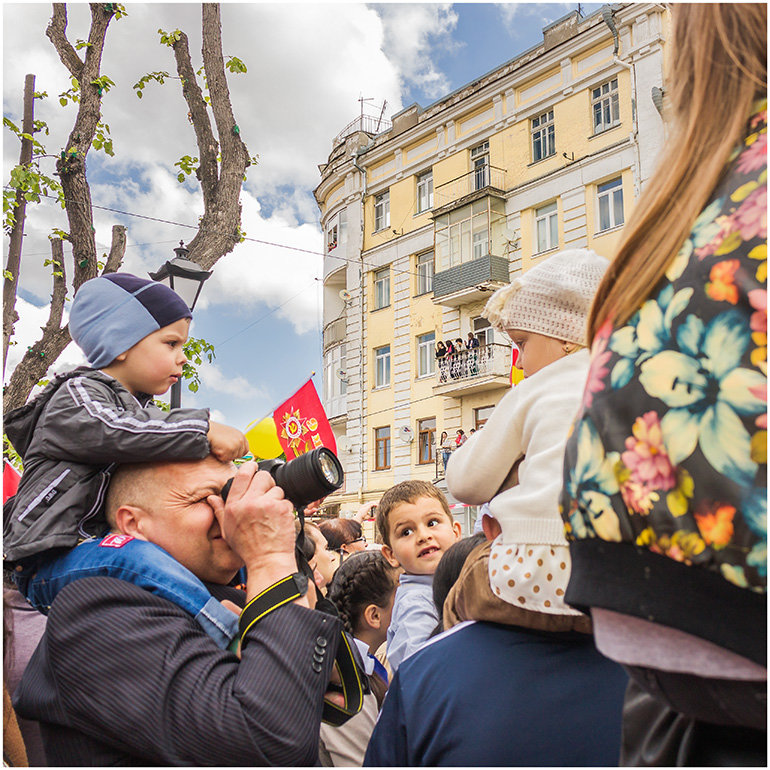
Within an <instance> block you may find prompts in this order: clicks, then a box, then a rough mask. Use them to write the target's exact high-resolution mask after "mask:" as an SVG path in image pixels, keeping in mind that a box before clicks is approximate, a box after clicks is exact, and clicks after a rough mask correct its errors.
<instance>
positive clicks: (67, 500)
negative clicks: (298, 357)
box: [3, 367, 209, 562]
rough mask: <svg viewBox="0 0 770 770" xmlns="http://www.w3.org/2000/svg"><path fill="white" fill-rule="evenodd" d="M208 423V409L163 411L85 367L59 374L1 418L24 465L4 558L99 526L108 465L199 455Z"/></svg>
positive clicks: (8, 508) (73, 539)
mask: <svg viewBox="0 0 770 770" xmlns="http://www.w3.org/2000/svg"><path fill="white" fill-rule="evenodd" d="M208 430H209V414H208V409H173V410H171V411H170V412H164V411H163V410H162V409H160V408H158V407H156V406H154V405H153V404H152V397H151V396H148V395H146V394H140V395H139V396H138V397H134V396H133V395H132V394H131V393H130V392H129V391H128V390H127V389H126V388H125V387H124V386H123V385H121V383H120V382H118V381H117V380H116V379H114V378H113V377H110V376H109V375H107V374H104V373H103V372H101V371H99V370H96V369H90V368H88V367H80V368H78V369H74V370H73V371H71V372H67V373H65V374H62V375H58V376H57V377H56V378H55V379H53V380H52V381H51V382H50V383H49V384H48V385H47V386H46V387H45V389H44V390H43V391H42V392H41V393H40V394H38V395H37V396H36V397H35V398H34V399H32V400H31V401H29V402H28V403H27V404H25V405H24V406H22V407H20V408H19V409H14V410H13V411H12V412H10V413H9V414H8V415H7V416H6V418H5V432H6V434H7V435H8V438H9V439H10V441H11V443H12V444H13V446H14V448H15V449H16V451H17V452H18V453H19V454H20V455H21V457H22V460H23V461H24V473H23V474H22V477H21V482H20V485H19V491H18V492H17V494H16V495H15V496H14V497H12V498H11V499H10V500H8V502H7V503H6V504H5V506H4V510H3V559H4V561H6V562H16V561H18V560H20V559H24V558H26V557H29V556H32V555H34V554H37V553H41V552H43V551H47V550H49V549H51V548H69V547H72V546H74V545H76V544H77V542H78V540H79V539H80V538H82V537H86V536H89V535H94V534H100V533H101V532H102V531H103V530H104V529H105V526H106V521H105V518H104V512H103V507H104V497H105V493H106V491H107V485H108V483H109V480H110V474H111V472H112V470H113V468H114V466H115V465H117V464H120V463H137V462H153V461H169V460H194V459H200V458H203V457H206V455H207V454H208V453H209V443H208V439H207V434H208Z"/></svg>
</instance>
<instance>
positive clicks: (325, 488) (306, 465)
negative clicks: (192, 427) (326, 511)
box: [221, 447, 345, 510]
mask: <svg viewBox="0 0 770 770" xmlns="http://www.w3.org/2000/svg"><path fill="white" fill-rule="evenodd" d="M258 466H259V469H260V470H261V471H267V472H268V473H269V474H270V475H271V476H272V477H273V479H274V480H275V483H276V484H277V485H278V486H279V487H280V488H281V489H282V490H283V493H284V494H285V495H286V499H287V500H290V501H291V502H292V503H294V507H295V508H296V509H297V510H300V509H302V508H304V507H305V506H306V505H307V504H308V503H312V502H313V501H314V500H320V499H321V498H322V497H326V495H328V494H330V493H331V492H334V491H335V490H336V489H339V488H340V487H341V486H342V482H343V479H344V478H345V474H344V472H343V470H342V465H341V464H340V461H339V460H338V459H337V455H335V454H334V452H332V451H331V449H327V448H326V447H321V448H320V449H313V450H312V452H307V453H305V454H303V455H300V456H299V457H296V458H295V459H294V460H289V462H284V461H283V460H262V461H261V462H259V463H258ZM232 483H233V480H232V479H229V480H228V481H227V483H226V484H225V485H224V487H222V492H221V495H222V499H223V500H227V495H228V493H229V492H230V486H231V485H232Z"/></svg>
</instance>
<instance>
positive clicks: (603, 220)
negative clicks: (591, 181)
mask: <svg viewBox="0 0 770 770" xmlns="http://www.w3.org/2000/svg"><path fill="white" fill-rule="evenodd" d="M596 198H597V204H598V205H597V208H598V211H599V232H602V230H611V229H612V228H613V227H620V225H622V224H623V221H624V219H623V180H622V179H621V178H620V177H618V178H617V179H611V180H610V181H609V182H605V183H604V184H600V185H599V186H598V187H597V188H596Z"/></svg>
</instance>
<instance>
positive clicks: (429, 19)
mask: <svg viewBox="0 0 770 770" xmlns="http://www.w3.org/2000/svg"><path fill="white" fill-rule="evenodd" d="M599 7H600V5H599V4H584V5H583V11H584V14H585V15H588V14H589V13H591V12H593V11H594V10H596V9H597V8H599ZM576 8H577V4H575V3H496V4H492V3H463V4H454V5H451V4H439V3H426V4H416V3H378V4H369V5H367V4H360V3H338V4H319V3H312V4H307V5H299V4H293V3H282V4H272V3H224V4H223V7H222V28H223V41H224V42H223V48H224V53H225V54H226V55H227V54H233V55H236V56H238V57H239V58H241V59H242V60H243V61H244V62H245V63H246V64H247V66H248V73H247V74H245V75H240V76H230V88H231V95H232V102H233V108H234V112H235V115H236V120H237V121H238V123H239V125H240V126H241V136H242V137H243V139H244V141H245V142H246V144H247V146H248V148H249V150H250V152H251V153H252V154H258V155H259V164H258V165H257V166H256V167H255V168H252V169H251V170H250V172H249V176H248V181H247V182H246V183H245V185H244V190H243V195H242V204H243V228H244V229H245V231H246V234H247V238H248V239H255V240H247V241H245V242H244V243H243V244H240V245H239V246H237V247H236V249H235V250H234V251H233V252H232V253H231V254H230V255H228V256H226V257H225V258H223V259H222V260H220V261H219V262H218V263H217V264H216V265H215V267H214V275H213V276H212V278H211V279H210V280H209V281H208V283H207V284H206V286H205V287H204V290H203V294H202V296H201V300H200V302H199V306H198V308H196V313H195V320H194V325H193V330H192V331H193V334H194V335H195V336H196V337H204V338H205V339H207V340H208V341H209V342H211V343H213V344H214V345H215V347H216V360H215V362H214V365H213V366H207V367H205V368H204V369H203V371H202V372H201V378H202V387H201V389H200V390H199V392H198V393H197V394H191V393H189V392H187V391H186V390H185V391H184V392H183V404H184V405H190V406H192V405H194V406H209V407H211V408H212V409H213V413H214V416H215V417H216V418H218V419H220V420H221V421H224V422H227V423H229V424H232V425H235V426H236V427H239V428H241V429H243V428H245V427H246V425H247V424H248V423H249V422H250V421H252V420H255V419H259V418H261V417H263V416H264V415H265V414H267V413H268V412H269V411H270V410H271V409H272V408H273V407H274V406H275V405H277V404H278V403H280V402H281V401H282V400H284V399H285V398H287V397H288V396H289V395H291V393H292V392H293V390H294V389H295V388H298V387H299V386H300V385H301V384H302V383H303V382H304V381H305V380H306V379H307V378H308V377H309V376H310V373H311V372H312V371H315V372H316V377H315V378H314V380H315V383H316V387H317V389H318V391H319V393H320V392H321V390H322V386H321V345H322V341H321V330H320V307H319V303H320V298H321V294H322V292H321V284H320V277H321V265H322V257H321V253H322V237H321V231H320V225H319V221H318V218H319V215H318V210H317V208H316V206H315V203H314V200H313V196H312V190H313V188H314V187H315V186H316V185H317V184H318V181H319V175H318V169H317V165H318V164H319V163H323V162H325V161H326V157H327V155H328V152H329V151H330V149H331V139H332V137H333V136H334V135H335V134H336V133H337V132H338V131H339V130H341V129H342V128H343V127H344V126H345V125H346V124H347V123H348V122H349V121H350V120H352V119H353V118H354V117H355V116H356V115H357V114H358V112H359V103H358V98H359V96H364V97H369V98H372V99H373V100H374V102H372V103H371V104H372V107H370V111H375V110H376V111H379V106H380V105H381V104H382V101H383V100H387V106H386V112H385V117H390V116H391V115H392V114H393V113H395V112H398V111H399V110H400V109H403V108H404V107H407V106H409V105H410V104H412V103H413V102H417V103H418V104H420V105H421V106H423V107H425V106H427V105H429V104H431V103H432V102H434V101H436V100H437V99H439V98H441V97H442V96H444V95H446V94H447V93H450V92H451V91H453V90H455V89H457V88H460V87H462V86H464V85H466V84H467V83H469V82H471V81H473V80H474V79H476V78H478V77H480V76H481V75H483V74H485V73H486V72H488V71H490V70H492V69H494V68H495V67H497V66H499V65H500V64H503V63H504V62H506V61H508V60H510V59H512V58H514V57H516V56H518V55H519V54H520V53H522V52H523V51H525V50H527V49H528V48H530V47H532V46H533V45H535V44H537V43H538V42H540V41H541V40H542V31H541V30H542V27H543V26H544V25H545V24H548V23H549V22H551V21H554V20H555V19H557V18H560V17H561V16H563V15H565V14H566V13H568V12H569V11H571V10H574V9H576ZM127 10H128V13H129V15H128V17H126V18H125V19H121V20H120V21H119V22H113V24H112V25H111V27H110V30H109V33H108V38H107V46H106V48H105V56H104V60H103V67H102V71H103V73H106V74H109V76H110V77H111V78H112V79H113V80H114V81H115V83H116V86H115V88H114V89H112V90H111V91H110V92H109V94H108V97H107V98H105V100H104V103H103V116H104V120H105V121H106V122H107V123H109V124H110V127H111V129H112V137H113V141H114V144H115V148H116V155H115V158H108V157H106V156H103V155H99V154H97V153H95V152H94V151H93V150H92V151H91V153H90V154H89V158H88V176H89V180H90V182H91V185H92V198H93V201H94V203H95V204H96V205H99V206H102V207H104V208H103V209H97V210H95V222H96V230H97V234H96V237H97V243H98V244H99V247H100V249H102V250H104V251H106V250H107V249H108V248H109V239H110V228H111V226H112V225H113V224H115V223H120V224H125V225H126V226H127V227H128V248H127V251H126V259H125V262H124V269H125V270H128V271H130V272H134V273H137V274H142V275H144V274H146V273H147V271H148V270H155V269H157V267H158V266H159V265H160V264H162V263H163V262H164V261H166V259H169V258H171V257H173V251H172V249H173V248H174V247H175V246H176V245H177V243H178V242H179V240H180V239H184V240H185V241H187V240H189V239H191V238H192V235H193V234H194V229H193V228H192V227H191V226H194V225H195V223H196V221H197V217H198V215H199V214H200V211H201V204H200V195H199V193H198V191H197V189H196V187H195V185H193V184H192V183H189V182H188V183H186V184H183V185H180V184H179V183H178V182H177V181H176V178H175V171H176V169H175V168H174V166H173V164H174V162H175V160H177V159H178V158H179V157H181V156H182V155H185V154H191V155H195V154H197V153H196V152H195V144H194V137H193V135H192V130H191V128H190V127H189V125H187V121H186V119H185V116H186V111H187V110H186V107H185V105H184V102H183V99H182V97H181V95H180V93H179V86H178V82H176V81H173V80H170V81H168V82H167V83H166V85H165V86H163V87H160V86H149V87H148V88H147V89H146V90H145V96H144V98H143V99H142V100H141V102H140V101H139V100H137V98H136V96H135V95H134V93H133V90H132V88H131V86H132V85H133V83H134V82H136V81H137V80H138V79H139V77H141V75H143V74H144V73H146V72H148V71H155V70H167V71H170V72H171V73H172V74H173V72H174V63H173V59H172V57H171V55H170V51H169V50H168V49H167V48H164V47H162V46H160V45H159V44H158V35H157V29H158V28H159V27H161V28H163V29H174V28H180V29H184V30H185V32H187V33H188V35H189V37H190V41H191V45H190V48H191V50H192V51H193V55H194V57H195V56H196V55H197V56H199V53H197V54H196V52H199V51H200V11H199V7H198V6H195V5H188V4H163V3H157V4H142V3H138V4H130V5H128V6H127ZM69 14H70V32H71V39H73V40H74V39H76V38H78V37H81V38H86V37H87V30H88V26H87V25H88V15H87V6H86V5H85V4H76V5H74V6H73V5H71V6H70V10H69ZM49 18H50V5H48V4H38V3H30V4H5V5H4V6H3V22H4V23H3V35H4V39H3V58H4V62H3V64H4V83H3V114H4V115H6V116H8V117H10V118H12V119H14V120H20V111H21V102H22V98H21V95H22V87H23V82H24V75H25V74H26V73H34V74H35V75H36V77H37V81H36V89H37V90H46V91H47V92H48V93H49V98H48V99H45V100H42V101H41V102H38V103H37V105H36V110H37V115H36V116H37V117H40V118H42V119H44V120H46V121H47V122H48V123H49V125H50V126H51V134H50V135H49V136H48V137H43V138H42V139H43V141H44V144H46V147H47V149H48V152H50V153H55V152H58V151H59V149H61V148H62V147H63V145H64V142H65V141H66V135H67V133H68V132H69V130H70V128H71V126H72V121H73V120H74V113H73V112H72V111H71V110H66V109H62V108H61V107H59V105H58V103H57V100H56V95H57V94H58V93H60V92H61V91H64V90H65V89H67V88H68V87H69V83H68V82H67V76H66V72H65V71H64V69H63V66H62V65H61V63H60V62H59V61H58V58H57V56H56V54H55V52H54V51H53V47H52V46H51V44H50V42H49V41H48V39H47V38H46V37H45V27H46V25H47V23H48V19H49ZM193 63H194V64H196V62H195V60H194V62H193ZM375 104H376V105H377V106H374V105H375ZM3 147H4V151H3V152H4V155H3V158H4V166H5V168H4V176H5V178H6V179H7V178H8V173H9V169H10V167H11V166H12V165H13V164H15V163H16V162H17V159H18V145H17V144H16V142H15V141H13V140H12V139H11V137H10V136H9V134H8V133H7V132H6V136H5V142H4V145H3ZM44 163H45V161H44ZM44 170H46V171H47V172H48V173H50V172H51V170H52V168H45V166H44ZM105 209H113V210H118V211H123V212H131V213H132V214H138V215H140V216H123V215H120V214H116V213H114V212H111V211H107V210H105ZM152 217H154V218H157V219H162V220H166V222H157V221H153V219H150V218H152ZM52 227H60V228H62V229H66V219H65V218H64V215H63V212H61V210H59V209H58V208H57V207H56V206H54V205H51V204H50V203H46V204H41V205H39V206H35V207H33V209H32V210H31V211H29V210H28V227H27V230H26V236H25V246H24V252H23V260H24V262H23V268H22V276H21V284H22V290H21V297H22V303H20V306H19V312H20V315H21V317H22V318H21V321H20V322H19V324H18V326H17V330H18V344H17V345H16V346H15V347H14V348H12V351H11V354H10V355H9V366H8V371H10V369H11V368H12V366H13V365H15V362H16V361H17V360H18V358H19V357H20V351H22V350H24V349H26V346H27V345H29V344H30V343H31V341H32V340H33V339H34V338H35V335H36V334H37V333H38V329H39V327H40V326H41V325H42V324H43V323H44V322H45V319H46V317H47V307H46V302H47V301H48V298H49V294H50V275H49V273H48V268H45V267H44V265H43V260H44V259H45V257H46V256H47V255H48V253H49V250H50V247H49V245H48V241H47V235H48V233H49V232H50V230H51V228H52ZM256 241H261V242H263V243H258V242H256ZM264 242H267V243H268V244H279V245H266V243H264ZM282 246H290V247H293V248H292V249H289V248H282ZM5 251H6V253H7V243H6V247H5ZM80 361H81V358H80V354H79V352H78V351H77V350H76V349H74V346H71V348H68V349H67V351H65V354H64V355H63V356H62V358H60V360H59V362H57V365H56V366H55V367H54V369H55V370H56V371H59V370H64V369H66V368H69V367H70V366H72V365H75V364H77V363H80ZM6 377H7V373H6Z"/></svg>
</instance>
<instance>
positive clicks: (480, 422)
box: [473, 406, 495, 430]
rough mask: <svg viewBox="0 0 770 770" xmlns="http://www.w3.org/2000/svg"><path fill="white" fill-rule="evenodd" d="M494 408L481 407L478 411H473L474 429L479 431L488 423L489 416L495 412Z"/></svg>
mask: <svg viewBox="0 0 770 770" xmlns="http://www.w3.org/2000/svg"><path fill="white" fill-rule="evenodd" d="M494 409H495V407H494V406H480V407H479V408H478V409H474V410H473V427H474V428H476V430H478V429H479V428H483V427H484V424H485V423H486V421H487V420H488V419H489V415H490V414H492V412H493V411H494Z"/></svg>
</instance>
